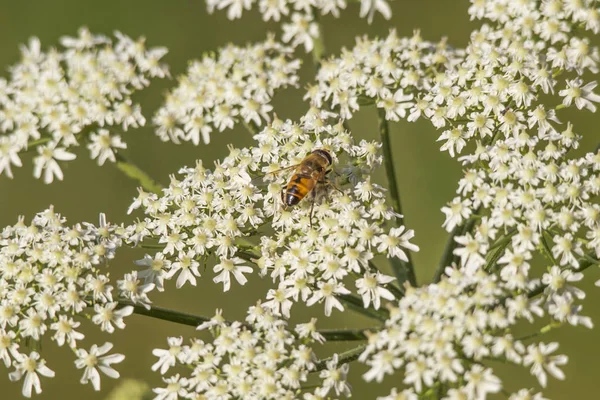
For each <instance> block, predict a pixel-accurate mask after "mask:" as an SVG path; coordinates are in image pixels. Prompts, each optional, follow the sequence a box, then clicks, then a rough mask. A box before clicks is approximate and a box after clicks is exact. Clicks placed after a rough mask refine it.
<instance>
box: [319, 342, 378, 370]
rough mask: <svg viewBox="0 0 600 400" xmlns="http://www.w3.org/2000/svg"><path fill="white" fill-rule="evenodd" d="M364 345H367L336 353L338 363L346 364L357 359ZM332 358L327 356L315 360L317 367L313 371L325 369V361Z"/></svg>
mask: <svg viewBox="0 0 600 400" xmlns="http://www.w3.org/2000/svg"><path fill="white" fill-rule="evenodd" d="M365 347H367V346H365V345H362V346H358V347H355V348H353V349H350V350H348V351H344V352H343V353H339V354H338V365H343V364H348V363H350V362H352V361H355V360H358V357H360V355H361V354H362V352H363V351H364V350H365ZM332 359H333V357H329V358H326V359H324V360H320V361H317V363H316V367H317V369H316V370H315V372H316V371H322V370H324V369H327V362H329V361H331V360H332Z"/></svg>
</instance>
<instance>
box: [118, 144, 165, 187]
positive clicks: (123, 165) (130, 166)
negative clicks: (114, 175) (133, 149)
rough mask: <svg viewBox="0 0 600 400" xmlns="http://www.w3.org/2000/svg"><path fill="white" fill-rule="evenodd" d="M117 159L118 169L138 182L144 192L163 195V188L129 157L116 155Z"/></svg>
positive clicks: (120, 154) (121, 154)
mask: <svg viewBox="0 0 600 400" xmlns="http://www.w3.org/2000/svg"><path fill="white" fill-rule="evenodd" d="M116 159H117V162H116V165H117V168H118V169H119V170H121V172H123V173H124V174H125V175H127V176H128V177H129V178H131V179H134V180H136V181H138V182H139V184H140V185H141V186H142V187H143V188H144V190H146V191H148V192H152V193H156V194H159V195H160V194H162V186H161V185H160V184H158V183H156V182H155V181H154V180H153V179H152V178H151V177H150V176H149V175H148V174H146V173H145V172H144V171H142V170H141V169H140V168H139V167H138V166H137V165H135V164H134V163H133V162H132V161H131V160H129V159H128V158H127V157H125V156H124V155H123V153H121V152H119V153H116Z"/></svg>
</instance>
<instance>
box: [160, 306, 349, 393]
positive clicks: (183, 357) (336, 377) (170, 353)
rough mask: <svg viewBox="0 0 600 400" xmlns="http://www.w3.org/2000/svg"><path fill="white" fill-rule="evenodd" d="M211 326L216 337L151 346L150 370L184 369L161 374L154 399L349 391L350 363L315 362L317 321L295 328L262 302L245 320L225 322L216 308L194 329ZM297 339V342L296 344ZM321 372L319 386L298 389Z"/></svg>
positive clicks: (334, 360)
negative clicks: (153, 360)
mask: <svg viewBox="0 0 600 400" xmlns="http://www.w3.org/2000/svg"><path fill="white" fill-rule="evenodd" d="M206 328H210V330H211V332H212V333H213V336H214V339H213V341H212V342H209V343H207V342H204V341H203V340H200V339H192V340H191V342H190V344H189V345H183V338H181V337H170V338H168V343H169V348H168V349H155V350H154V351H153V354H154V355H155V356H157V357H158V358H159V359H158V361H157V362H156V363H155V364H154V365H153V366H152V370H154V371H156V370H159V369H160V373H161V374H162V375H165V374H166V373H167V372H169V370H170V369H171V368H180V367H186V369H187V372H186V375H184V376H181V375H180V374H179V373H177V374H174V375H171V376H170V377H168V378H163V380H164V382H165V383H166V384H167V385H166V387H162V388H155V389H153V391H154V393H156V397H155V400H177V399H182V398H183V399H197V398H206V399H230V398H239V399H265V400H267V399H277V400H280V399H281V400H292V399H298V398H300V393H301V392H302V391H304V392H305V393H304V395H303V398H304V399H306V400H316V399H324V398H330V397H328V396H333V395H335V396H339V395H346V396H348V395H349V394H350V387H349V385H348V383H347V382H346V375H347V373H348V364H343V365H340V366H339V365H338V356H337V355H334V356H333V357H332V358H331V359H330V360H328V361H327V362H317V359H316V356H315V354H314V352H313V350H312V348H311V347H309V345H310V344H313V343H315V342H322V341H323V339H322V337H320V335H319V334H318V333H317V332H316V331H315V320H314V319H313V321H311V322H309V323H307V324H299V325H297V326H296V328H295V332H292V331H290V330H288V328H287V323H286V322H285V321H284V320H282V319H280V318H278V316H276V315H275V314H273V313H272V312H271V311H269V310H267V309H264V308H262V307H261V306H260V305H257V306H255V307H250V309H249V311H248V316H247V318H246V324H242V323H240V322H233V323H226V322H225V321H224V319H223V317H222V316H221V312H220V310H217V314H216V315H215V317H213V318H212V320H211V321H210V322H207V323H205V324H202V325H200V326H199V327H198V329H200V330H202V329H206ZM298 341H300V342H301V344H299V343H298ZM317 372H319V378H321V380H320V382H319V384H318V385H317V387H316V388H315V387H314V386H313V387H312V390H311V391H307V389H304V388H303V387H302V384H306V382H307V380H308V375H309V373H317Z"/></svg>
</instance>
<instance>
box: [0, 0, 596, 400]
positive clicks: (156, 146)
mask: <svg viewBox="0 0 600 400" xmlns="http://www.w3.org/2000/svg"><path fill="white" fill-rule="evenodd" d="M468 5H469V3H468V2H467V1H466V0H461V1H449V0H421V1H414V0H413V1H410V0H408V1H407V0H403V1H401V0H396V1H394V2H392V9H393V19H392V20H391V21H384V20H383V19H382V18H380V17H378V18H375V21H374V23H373V24H372V25H368V24H367V23H366V21H365V20H361V19H359V18H358V7H359V6H358V5H357V4H352V5H350V6H349V7H348V9H347V10H346V11H344V12H343V14H342V16H343V18H342V19H337V20H336V19H333V18H329V17H326V18H323V20H322V21H323V24H324V32H325V41H326V46H327V52H328V53H331V54H335V53H337V52H338V50H339V49H340V48H341V47H342V46H352V45H353V43H354V38H355V37H356V36H357V35H364V34H368V35H369V36H375V35H385V34H387V32H388V31H389V29H390V28H395V29H397V31H398V34H399V35H400V36H407V35H411V34H412V31H413V30H414V29H420V30H421V32H422V36H423V37H424V38H425V39H428V40H433V41H436V40H439V39H440V38H441V37H443V36H447V37H448V38H449V43H451V44H452V45H454V46H465V45H466V43H467V41H468V38H469V33H470V32H471V30H472V29H473V28H474V27H476V26H477V24H476V23H473V22H470V21H469V19H468V15H467V11H466V10H467V7H468ZM84 25H85V26H87V27H89V28H90V30H91V31H92V32H94V33H104V34H110V33H111V32H112V31H114V30H120V31H122V32H124V33H125V34H128V35H130V36H132V37H137V36H140V35H143V36H145V37H146V38H147V44H148V46H166V47H167V48H168V49H169V54H168V55H167V56H166V58H165V61H166V62H167V63H168V64H169V65H170V67H171V73H172V75H173V76H174V77H176V76H177V75H179V74H181V73H183V72H185V69H186V65H187V62H188V60H190V59H194V58H199V57H201V55H202V53H203V52H204V51H207V50H216V49H217V48H218V47H220V46H222V45H224V44H226V43H228V42H233V43H236V44H240V45H242V44H245V43H247V42H252V41H258V40H261V39H263V38H265V36H266V33H267V32H268V31H269V30H276V29H277V26H275V25H273V24H265V23H263V22H262V20H261V19H260V16H259V14H258V13H257V12H250V13H245V14H244V17H243V18H242V20H241V21H240V20H238V21H234V22H231V21H228V20H227V19H226V17H225V13H223V12H219V13H217V14H215V15H208V14H207V12H206V11H205V3H204V1H202V0H178V1H164V0H128V1H116V0H110V1H108V0H105V1H96V2H92V1H78V0H61V1H59V0H47V1H18V2H12V1H8V0H3V1H2V2H0V47H1V48H2V49H3V51H2V52H1V53H0V66H2V71H3V75H4V76H6V75H7V68H8V67H9V66H10V65H11V64H14V63H16V62H18V61H19V58H20V55H19V51H18V45H19V44H21V43H25V42H26V41H27V40H28V38H29V37H30V36H38V37H39V38H40V39H41V40H42V45H43V47H44V48H45V49H47V48H48V47H49V46H54V45H57V43H58V39H59V37H60V36H62V35H75V34H76V32H77V29H78V28H79V27H80V26H84ZM314 72H315V67H314V65H313V64H312V63H311V62H310V58H306V60H305V63H304V66H303V68H302V71H301V75H302V77H303V81H302V82H303V83H302V85H304V84H306V83H308V82H309V81H310V80H311V79H312V76H314ZM173 85H175V81H174V80H162V81H160V80H159V81H155V82H154V83H153V84H152V85H151V87H150V88H149V89H147V90H145V91H143V92H142V93H140V94H138V95H137V96H136V97H135V98H136V99H137V100H138V101H139V102H141V103H142V106H143V111H144V115H145V116H146V117H147V119H150V118H151V116H152V114H153V112H154V110H156V109H157V107H158V106H159V104H160V102H161V101H162V98H163V94H164V92H165V91H166V90H168V88H170V87H172V86H173ZM302 94H303V89H302V88H300V89H298V90H296V89H289V90H286V91H284V92H281V93H280V94H279V95H277V97H276V98H275V101H274V105H275V109H276V112H277V114H278V115H279V116H280V117H282V118H296V117H298V116H299V115H301V114H302V113H303V112H304V111H305V110H306V105H305V103H303V102H302V100H301V97H302ZM561 118H562V119H563V121H564V120H567V119H571V120H572V121H573V122H574V123H575V128H576V131H577V132H579V133H581V134H583V135H584V136H585V139H584V141H583V143H582V146H581V148H580V150H579V153H583V152H584V151H591V150H593V149H594V148H595V146H596V145H597V144H598V142H600V135H599V134H598V131H597V127H598V126H599V125H600V118H599V117H598V115H593V114H590V113H587V112H582V113H576V114H575V113H572V114H570V115H569V114H561ZM350 125H351V127H352V129H353V133H354V134H355V135H356V136H357V137H360V138H362V137H364V138H370V139H375V138H377V131H376V129H377V124H376V115H375V113H374V111H373V110H372V109H365V110H364V111H361V113H360V114H359V115H358V116H357V118H355V119H353V120H352V121H351V124H350ZM392 132H393V145H394V154H395V155H396V159H395V162H396V167H397V174H398V179H399V182H398V183H399V186H400V190H401V195H402V202H403V207H404V211H405V215H406V223H407V224H408V226H409V227H410V228H413V229H415V231H416V238H415V242H416V243H417V244H418V245H419V246H420V247H421V251H420V252H419V253H418V254H415V255H414V261H415V263H416V266H417V274H418V278H419V281H420V282H427V281H429V280H430V277H431V275H432V273H433V270H434V269H435V267H436V265H437V262H438V259H439V257H440V255H441V252H442V249H443V246H444V243H445V240H446V233H445V232H444V231H443V230H442V229H441V228H440V226H441V224H442V222H443V215H442V214H441V212H440V211H439V210H440V207H442V206H443V205H444V204H445V203H446V202H447V201H449V200H450V199H452V197H453V196H454V191H455V188H456V184H457V180H458V179H459V177H460V176H461V171H460V166H459V165H458V163H457V162H456V161H455V160H452V159H450V158H449V156H448V155H447V154H446V153H440V152H439V145H438V144H436V143H435V139H436V138H437V136H438V134H437V133H436V132H435V131H434V129H433V127H432V126H431V125H430V124H429V123H428V122H424V121H420V122H419V123H416V124H409V123H398V124H394V125H393V126H392ZM124 139H125V141H126V142H127V144H128V145H129V149H128V150H127V152H128V154H129V156H130V158H131V159H132V160H134V162H136V163H137V164H138V165H139V166H140V167H141V168H142V169H144V170H146V171H147V172H148V173H149V174H150V175H151V176H153V177H155V178H156V179H157V180H158V181H159V182H161V183H163V184H167V183H168V176H169V174H172V173H175V172H176V171H177V170H178V169H179V168H180V167H181V166H183V165H193V164H194V160H195V159H197V158H202V159H203V160H204V162H205V165H211V164H212V162H213V160H215V159H219V158H222V157H224V156H226V155H227V153H228V151H227V148H226V145H227V144H228V143H233V144H235V145H236V146H245V145H250V144H251V139H250V136H249V135H248V134H247V133H246V132H245V131H244V130H243V129H235V130H233V131H228V132H224V133H222V134H215V135H214V136H213V137H212V143H211V144H210V145H209V146H199V147H194V146H192V145H191V144H187V145H182V146H177V145H173V144H170V143H162V142H160V140H159V139H158V138H157V137H156V136H155V135H154V133H153V131H152V127H151V126H147V127H146V128H144V129H138V130H132V131H130V132H128V133H127V135H126V136H125V137H124ZM78 155H79V157H78V159H77V160H76V161H75V162H70V163H68V164H65V165H64V166H63V170H64V173H65V180H64V181H63V182H55V183H53V184H51V185H44V184H43V183H42V182H41V181H40V180H36V179H34V178H33V177H32V167H31V157H32V156H31V154H28V155H26V156H24V157H23V162H24V164H25V167H24V168H21V169H18V170H17V171H16V174H15V175H16V176H15V179H13V180H10V179H8V178H6V177H5V176H2V177H0V210H1V211H0V226H5V225H8V224H13V223H14V222H15V221H16V219H17V216H18V215H25V216H26V218H27V220H28V221H29V220H30V219H31V217H32V216H33V215H34V214H35V213H36V212H39V211H42V210H44V209H45V208H46V207H48V206H49V205H50V204H53V205H54V206H55V209H56V210H57V211H58V212H61V213H62V214H63V215H65V216H66V217H67V218H68V220H69V222H70V223H75V222H80V221H90V222H95V223H96V222H97V218H98V213H99V212H105V213H106V214H107V216H108V219H109V220H110V221H112V222H117V223H121V222H124V223H129V222H131V221H132V220H133V218H134V216H128V215H126V210H127V207H128V205H129V204H130V202H131V199H132V198H133V197H134V196H135V195H136V193H137V192H136V184H135V183H134V182H132V181H130V180H129V179H128V178H126V177H124V176H123V175H122V174H121V173H120V172H119V171H118V170H117V169H116V168H114V167H113V166H111V165H105V166H104V167H102V168H100V167H98V166H97V165H96V164H95V163H94V162H93V161H91V160H89V157H88V155H87V150H86V149H79V151H78ZM376 178H377V180H378V181H379V182H381V183H384V180H383V175H382V174H379V175H378V176H377V177H376ZM142 256H143V252H141V251H137V250H128V249H123V250H122V251H120V252H119V255H118V256H117V259H116V260H115V261H114V262H113V263H112V267H113V268H114V271H113V272H112V273H111V274H112V276H113V277H117V276H122V274H123V273H126V272H127V271H129V270H131V269H132V268H133V264H132V260H135V259H138V258H141V257H142ZM585 274H586V282H587V283H586V284H585V285H584V286H585V288H586V289H588V298H587V299H586V301H585V303H584V304H585V308H584V314H587V315H590V316H592V317H593V318H594V319H595V320H596V321H600V309H599V308H597V307H594V304H597V303H598V301H599V300H600V295H599V292H598V290H594V288H593V282H594V281H595V280H596V279H598V278H600V276H599V275H600V274H599V273H598V271H597V269H596V268H592V269H590V270H588V271H586V273H585ZM211 276H212V275H211V272H208V273H207V276H206V277H205V279H201V280H200V281H199V285H198V287H196V288H193V287H189V286H188V287H186V288H185V289H182V290H175V288H174V285H169V287H168V288H167V291H166V292H165V293H163V294H162V295H160V294H157V293H154V295H153V296H152V299H153V301H154V302H155V304H157V305H160V306H164V307H170V308H174V309H178V310H182V311H187V312H192V313H196V314H201V315H213V313H214V310H215V308H217V307H222V308H224V309H225V316H226V317H227V318H228V319H234V318H236V319H239V318H243V317H244V313H245V310H246V309H247V307H248V306H249V305H251V304H253V303H254V302H255V301H256V300H257V299H258V298H264V294H265V292H266V289H267V288H268V287H269V283H270V282H269V281H261V280H260V279H259V278H257V277H254V278H253V279H251V281H250V283H249V284H248V285H247V286H246V287H243V288H241V287H239V286H234V288H233V290H231V291H230V292H228V293H227V294H224V293H222V292H221V289H220V286H218V287H217V286H215V285H213V284H212V282H210V279H209V278H210V277H211ZM297 311H299V312H298V313H297V315H296V317H297V318H298V320H301V319H304V318H308V317H310V316H311V315H317V316H321V307H313V308H309V309H303V310H300V309H299V310H297ZM126 323H127V328H126V329H125V330H123V331H118V332H117V333H116V334H114V335H105V334H101V333H100V332H98V329H96V328H95V327H91V329H90V324H87V323H85V322H84V324H83V325H84V326H86V328H85V329H84V330H83V332H84V333H85V334H86V339H85V340H84V341H83V346H86V347H89V346H90V345H91V344H93V343H99V344H101V343H104V341H111V342H113V343H114V344H115V348H114V349H113V351H115V352H121V353H124V354H126V356H127V358H126V360H125V361H124V362H123V363H121V364H120V365H118V366H117V369H118V370H119V371H120V373H121V376H122V377H123V378H128V379H138V380H141V381H145V382H147V383H148V384H149V385H150V386H158V385H160V384H161V383H160V376H159V374H158V373H153V372H152V371H151V370H150V366H151V365H152V364H153V363H154V362H155V360H156V358H155V357H154V356H152V354H151V353H152V349H154V348H157V347H166V337H167V336H180V335H183V336H184V337H186V338H189V337H190V336H193V335H194V334H195V331H194V329H193V328H190V327H184V326H180V325H176V324H173V323H168V322H163V321H158V320H152V319H149V318H147V317H141V316H132V317H130V318H128V319H127V320H126ZM369 323H370V321H368V320H365V319H363V318H362V317H358V316H355V315H354V314H352V313H351V312H348V313H345V314H343V315H342V314H341V313H334V315H333V316H332V317H331V318H330V319H324V318H320V323H319V325H320V327H321V328H326V327H340V326H347V327H369ZM520 329H521V331H522V332H523V333H527V332H532V331H533V330H534V329H535V327H533V326H529V325H527V326H525V325H523V326H521V327H520ZM597 337H598V334H597V332H596V331H592V330H587V329H585V328H563V329H560V330H557V331H554V332H551V333H550V334H548V335H547V337H546V340H547V341H552V340H559V341H560V342H561V348H560V350H561V351H562V352H564V353H565V354H567V355H569V357H570V362H569V364H568V366H567V367H566V368H565V372H566V374H567V377H568V378H567V380H566V381H565V382H558V381H556V380H553V379H550V384H549V387H548V388H547V390H546V391H545V392H544V393H545V395H546V397H549V398H552V399H566V398H582V399H587V398H590V399H591V398H596V396H597V395H596V394H594V393H596V389H597V385H596V381H595V379H597V377H596V375H597V365H598V357H599V356H600V345H599V344H598V342H597V340H596V339H597ZM334 348H335V350H344V349H345V346H344V345H335V347H334ZM331 350H332V348H328V349H324V351H325V352H324V353H323V354H326V353H328V352H330V351H331ZM43 356H44V357H45V358H46V359H47V360H48V364H49V366H50V368H52V369H54V370H55V371H56V377H55V378H54V379H43V380H42V388H43V394H42V395H41V396H38V397H39V398H41V399H56V398H61V399H79V398H82V397H84V396H85V397H86V398H88V399H90V400H92V399H104V398H106V397H107V395H108V393H109V391H110V390H112V389H113V388H115V385H116V384H117V383H119V382H116V381H114V380H111V379H109V378H106V377H104V376H103V378H102V388H103V390H102V391H101V392H94V391H93V389H92V387H91V385H87V386H83V385H81V384H79V379H80V376H81V374H80V372H79V371H77V370H75V368H74V365H73V355H72V354H71V352H70V351H69V350H68V349H64V348H57V347H56V346H55V344H54V343H52V342H51V341H50V340H46V342H45V343H44V346H43ZM493 366H494V367H495V368H497V371H499V373H500V376H501V377H502V378H503V380H504V383H505V386H506V389H507V390H508V391H514V390H516V389H518V388H521V387H533V386H535V385H536V383H535V381H534V380H533V379H532V378H531V377H530V376H529V375H528V374H527V373H525V372H524V370H523V369H522V368H517V367H510V366H503V365H496V364H494V365H493ZM352 371H353V372H352V378H351V379H352V381H353V382H354V385H353V386H354V390H353V393H354V398H356V399H374V398H375V397H376V396H378V395H384V394H387V393H389V388H390V387H392V386H394V385H400V381H401V378H400V377H394V378H390V377H388V378H387V379H386V380H385V381H384V383H383V384H381V385H375V384H373V385H366V384H365V383H364V382H362V381H361V380H360V374H362V373H363V372H364V368H361V367H360V366H358V365H356V364H353V368H352ZM7 375H8V371H7V370H5V369H4V368H0V387H1V388H2V393H1V394H0V398H1V399H17V398H20V392H21V385H22V382H18V383H11V382H9V380H8V377H7ZM111 398H115V397H111ZM122 398H130V396H125V397H122Z"/></svg>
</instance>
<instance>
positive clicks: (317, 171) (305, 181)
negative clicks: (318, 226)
mask: <svg viewBox="0 0 600 400" xmlns="http://www.w3.org/2000/svg"><path fill="white" fill-rule="evenodd" d="M332 163H333V159H332V158H331V153H330V152H329V151H328V150H325V149H316V150H313V151H312V152H311V153H310V154H309V155H308V156H306V157H305V158H304V159H303V160H302V161H300V163H299V164H295V165H291V166H289V167H287V168H283V169H280V170H278V171H275V172H272V173H278V172H280V171H284V170H287V169H291V168H295V171H294V174H293V175H292V177H291V178H290V180H289V182H288V183H287V184H286V186H285V188H284V189H283V190H282V191H281V201H282V202H283V205H284V207H293V206H295V205H296V204H298V203H300V201H301V200H302V199H304V198H305V197H306V196H307V195H308V194H309V193H312V204H311V206H310V223H311V226H312V213H313V208H314V205H315V197H316V191H315V190H314V189H315V187H316V186H317V185H319V184H329V185H332V186H334V185H333V184H332V183H331V182H329V181H327V180H326V179H325V177H326V176H327V174H328V173H329V172H331V169H330V167H331V165H332ZM334 187H335V186H334ZM336 189H337V188H336ZM337 190H339V189H337ZM340 192H341V190H340Z"/></svg>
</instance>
